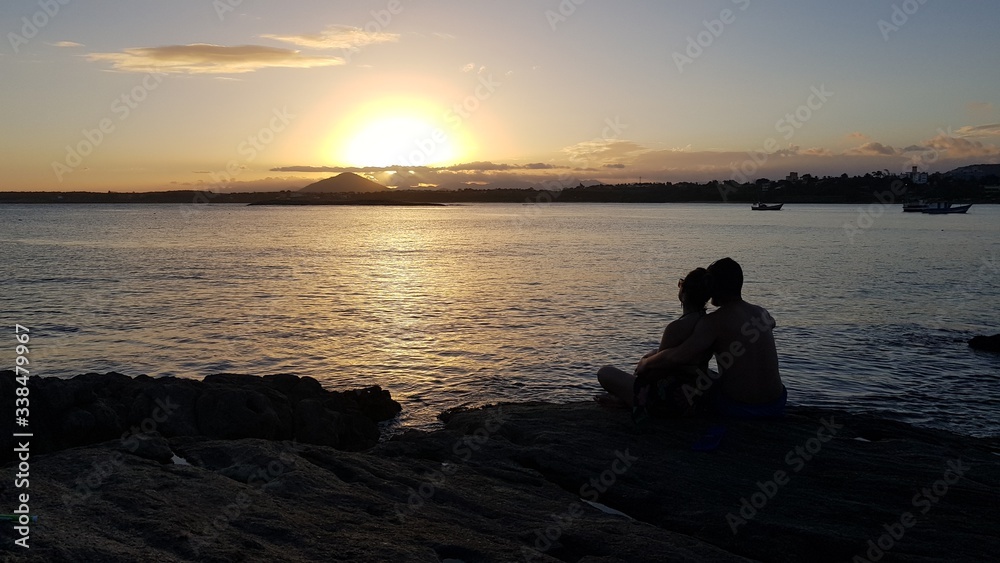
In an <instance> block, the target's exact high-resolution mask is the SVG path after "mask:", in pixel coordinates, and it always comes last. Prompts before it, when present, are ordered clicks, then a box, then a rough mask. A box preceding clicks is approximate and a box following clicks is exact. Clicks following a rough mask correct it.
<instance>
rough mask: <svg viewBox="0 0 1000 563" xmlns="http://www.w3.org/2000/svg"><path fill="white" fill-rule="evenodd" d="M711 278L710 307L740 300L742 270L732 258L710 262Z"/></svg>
mask: <svg viewBox="0 0 1000 563" xmlns="http://www.w3.org/2000/svg"><path fill="white" fill-rule="evenodd" d="M708 273H709V275H710V276H712V305H715V306H719V305H720V304H721V303H724V302H726V301H731V300H733V299H741V298H742V296H741V294H742V291H743V268H741V267H740V265H739V264H737V263H736V260H733V259H732V258H723V259H722V260H716V261H715V262H712V265H711V266H709V267H708Z"/></svg>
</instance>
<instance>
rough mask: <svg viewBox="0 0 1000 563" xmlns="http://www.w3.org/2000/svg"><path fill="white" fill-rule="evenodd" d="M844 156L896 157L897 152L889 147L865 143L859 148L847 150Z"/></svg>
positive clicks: (876, 143) (875, 143)
mask: <svg viewBox="0 0 1000 563" xmlns="http://www.w3.org/2000/svg"><path fill="white" fill-rule="evenodd" d="M844 154H847V155H855V156H896V155H898V154H899V151H897V150H896V149H895V148H893V147H890V146H889V145H883V144H882V143H878V142H874V141H873V142H870V143H865V144H863V145H861V146H860V147H856V148H853V149H848V150H847V151H845V152H844Z"/></svg>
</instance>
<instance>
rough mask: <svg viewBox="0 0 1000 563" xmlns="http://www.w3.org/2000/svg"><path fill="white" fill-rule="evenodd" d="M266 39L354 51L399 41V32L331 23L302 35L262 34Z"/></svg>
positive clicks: (301, 45)
mask: <svg viewBox="0 0 1000 563" xmlns="http://www.w3.org/2000/svg"><path fill="white" fill-rule="evenodd" d="M261 37H262V38H264V39H273V40H275V41H282V42H284V43H291V44H292V45H297V46H299V47H306V48H309V49H346V50H350V51H354V50H357V49H360V48H361V47H367V46H368V45H375V44H378V43H394V42H396V41H399V34H397V33H383V32H373V31H365V30H364V29H361V28H360V27H351V26H344V25H331V26H329V27H327V28H326V29H324V30H323V31H321V32H319V33H305V34H301V35H272V34H268V35H261Z"/></svg>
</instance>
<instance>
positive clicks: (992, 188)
mask: <svg viewBox="0 0 1000 563" xmlns="http://www.w3.org/2000/svg"><path fill="white" fill-rule="evenodd" d="M983 189H984V190H986V193H992V194H995V193H1000V186H983Z"/></svg>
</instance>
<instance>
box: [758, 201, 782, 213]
mask: <svg viewBox="0 0 1000 563" xmlns="http://www.w3.org/2000/svg"><path fill="white" fill-rule="evenodd" d="M782 205H785V204H784V203H761V202H757V203H755V204H753V205H751V206H750V209H753V210H754V211H781V206H782Z"/></svg>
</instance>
